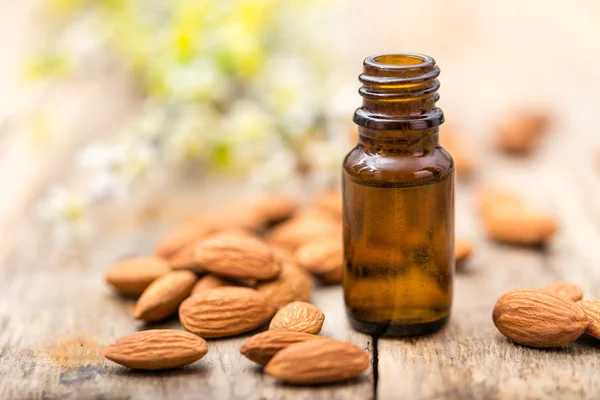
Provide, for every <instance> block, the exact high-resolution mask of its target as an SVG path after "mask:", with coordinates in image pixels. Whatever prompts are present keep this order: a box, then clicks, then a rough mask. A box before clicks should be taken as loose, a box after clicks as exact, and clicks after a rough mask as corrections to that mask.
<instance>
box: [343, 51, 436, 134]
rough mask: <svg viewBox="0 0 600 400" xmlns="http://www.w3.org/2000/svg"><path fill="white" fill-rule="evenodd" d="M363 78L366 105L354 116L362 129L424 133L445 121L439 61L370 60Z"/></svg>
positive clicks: (416, 58)
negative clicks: (441, 99)
mask: <svg viewBox="0 0 600 400" xmlns="http://www.w3.org/2000/svg"><path fill="white" fill-rule="evenodd" d="M363 66H364V68H363V73H362V74H361V75H360V76H359V80H360V82H361V83H362V84H363V86H362V87H361V88H360V89H359V93H360V95H361V96H362V97H363V105H362V107H360V108H358V109H357V110H356V111H355V113H354V122H355V123H356V124H357V125H359V126H364V127H367V128H372V129H385V130H405V129H409V130H420V129H427V128H433V127H436V126H439V125H441V124H442V123H443V122H444V114H443V113H442V110H441V109H439V108H437V107H436V106H435V103H436V101H437V100H438V99H439V94H438V93H437V90H438V88H439V87H440V82H439V81H438V80H437V77H438V75H439V74H440V69H439V67H438V66H437V65H436V64H435V60H434V59H433V58H431V57H429V56H425V55H421V54H412V53H403V54H387V55H378V56H371V57H367V58H366V59H365V61H364V63H363Z"/></svg>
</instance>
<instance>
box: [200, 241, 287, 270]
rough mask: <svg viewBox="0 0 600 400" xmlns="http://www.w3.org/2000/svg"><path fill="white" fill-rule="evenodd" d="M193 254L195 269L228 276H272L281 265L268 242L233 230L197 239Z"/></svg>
mask: <svg viewBox="0 0 600 400" xmlns="http://www.w3.org/2000/svg"><path fill="white" fill-rule="evenodd" d="M193 258H194V264H193V265H192V266H191V268H192V270H199V271H204V270H205V271H209V272H212V273H215V274H217V275H219V276H224V277H229V278H237V279H262V280H264V279H272V278H274V277H276V276H277V274H279V269H280V266H279V261H278V260H277V259H276V258H275V256H274V255H273V250H271V248H270V247H269V246H268V245H267V244H266V243H265V242H263V241H262V240H260V239H258V238H256V237H252V236H250V235H245V234H239V233H232V232H223V233H217V234H215V235H212V236H210V237H208V238H206V239H204V240H202V241H200V242H198V243H197V244H196V246H195V248H194V255H193Z"/></svg>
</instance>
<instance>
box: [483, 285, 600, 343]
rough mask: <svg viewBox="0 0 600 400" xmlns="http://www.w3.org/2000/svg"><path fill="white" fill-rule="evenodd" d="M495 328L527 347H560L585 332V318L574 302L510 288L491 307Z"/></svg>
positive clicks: (541, 293)
mask: <svg viewBox="0 0 600 400" xmlns="http://www.w3.org/2000/svg"><path fill="white" fill-rule="evenodd" d="M493 320H494V324H495V325H496V328H498V330H499V331H500V332H501V333H502V334H503V335H504V336H506V337H507V338H509V339H511V340H512V341H514V342H516V343H519V344H522V345H525V346H530V347H560V346H565V345H567V344H570V343H572V342H574V341H575V340H576V339H577V338H578V337H579V336H581V335H582V334H583V332H585V330H586V328H587V326H588V323H589V322H588V318H587V316H586V314H585V312H584V311H583V309H582V308H581V307H579V306H578V305H577V304H576V303H574V302H572V301H570V300H568V299H565V298H563V297H560V296H556V295H554V294H551V293H548V292H545V291H542V290H535V289H521V290H513V291H511V292H508V293H505V294H504V295H502V296H501V297H500V298H499V299H498V301H497V302H496V306H495V307H494V313H493Z"/></svg>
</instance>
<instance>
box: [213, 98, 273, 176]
mask: <svg viewBox="0 0 600 400" xmlns="http://www.w3.org/2000/svg"><path fill="white" fill-rule="evenodd" d="M212 140H213V141H215V142H217V143H224V144H226V145H227V146H228V147H229V148H230V150H231V153H232V158H233V161H234V163H235V164H236V165H238V166H241V167H251V166H252V164H254V163H255V162H259V161H260V160H262V159H263V158H265V157H268V155H269V154H271V153H273V152H274V151H275V150H276V149H278V148H280V147H281V139H280V137H279V134H278V132H277V127H276V121H275V119H274V117H273V115H272V114H270V113H268V112H266V111H265V110H264V109H262V108H261V107H260V106H259V105H258V104H257V103H256V102H253V101H250V100H239V101H237V102H236V103H234V105H233V106H232V107H231V109H230V111H229V112H228V113H227V114H226V115H225V116H223V118H222V119H221V124H220V129H218V130H217V131H215V132H214V133H213V137H212Z"/></svg>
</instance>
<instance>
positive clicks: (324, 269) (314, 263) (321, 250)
mask: <svg viewBox="0 0 600 400" xmlns="http://www.w3.org/2000/svg"><path fill="white" fill-rule="evenodd" d="M296 261H297V263H298V266H300V267H301V268H304V269H305V270H307V271H309V272H311V273H312V274H314V275H316V276H318V277H319V278H320V279H321V280H323V281H325V282H327V283H340V282H341V281H342V272H343V269H342V264H343V262H344V251H343V246H342V238H341V237H337V236H336V237H331V238H321V239H317V240H313V241H310V242H308V243H307V244H305V245H303V246H302V247H300V248H299V249H298V251H297V252H296Z"/></svg>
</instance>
